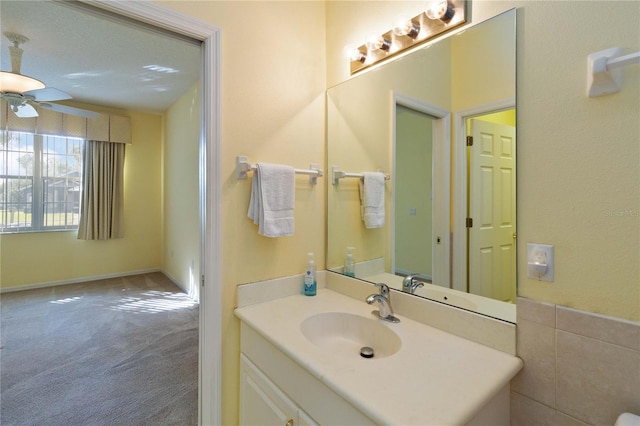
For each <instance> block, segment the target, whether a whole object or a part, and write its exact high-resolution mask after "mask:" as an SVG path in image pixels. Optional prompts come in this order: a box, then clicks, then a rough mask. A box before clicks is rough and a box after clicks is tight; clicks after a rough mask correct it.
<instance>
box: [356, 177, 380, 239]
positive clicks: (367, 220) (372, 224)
mask: <svg viewBox="0 0 640 426" xmlns="http://www.w3.org/2000/svg"><path fill="white" fill-rule="evenodd" d="M363 175H364V179H361V180H360V202H361V207H360V212H361V214H362V220H363V221H364V225H365V227H367V228H369V229H372V228H382V227H383V226H384V222H385V211H384V209H385V207H384V191H385V184H384V173H381V172H364V173H363Z"/></svg>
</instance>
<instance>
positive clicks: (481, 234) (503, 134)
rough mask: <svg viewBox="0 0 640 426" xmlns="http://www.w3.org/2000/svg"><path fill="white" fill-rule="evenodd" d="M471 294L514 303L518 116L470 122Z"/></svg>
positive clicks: (498, 115)
mask: <svg viewBox="0 0 640 426" xmlns="http://www.w3.org/2000/svg"><path fill="white" fill-rule="evenodd" d="M467 129H468V133H467V134H468V135H470V136H472V138H473V143H472V145H471V146H470V147H469V148H468V156H467V158H468V174H467V176H468V179H469V183H468V186H467V187H468V188H469V193H468V203H467V206H468V209H469V212H468V217H469V218H471V219H472V223H469V224H468V228H467V231H468V242H469V243H468V250H469V253H468V272H469V273H468V275H467V276H468V287H469V292H470V293H473V294H477V295H481V296H485V297H490V298H492V299H496V300H501V301H505V302H514V303H515V298H516V288H515V285H514V283H515V282H516V215H515V212H516V194H515V188H516V172H515V171H516V131H515V110H508V111H504V112H500V113H495V114H489V115H486V116H482V117H476V118H474V119H470V120H468V126H467Z"/></svg>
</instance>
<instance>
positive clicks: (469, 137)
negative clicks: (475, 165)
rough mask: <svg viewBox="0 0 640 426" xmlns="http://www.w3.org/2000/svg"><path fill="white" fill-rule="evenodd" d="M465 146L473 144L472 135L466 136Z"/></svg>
mask: <svg viewBox="0 0 640 426" xmlns="http://www.w3.org/2000/svg"><path fill="white" fill-rule="evenodd" d="M467 146H473V136H467Z"/></svg>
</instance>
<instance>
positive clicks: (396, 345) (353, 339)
mask: <svg viewBox="0 0 640 426" xmlns="http://www.w3.org/2000/svg"><path fill="white" fill-rule="evenodd" d="M390 327H393V324H391V323H390V324H389V325H387V324H386V323H384V322H383V321H382V320H378V319H375V318H373V317H372V318H365V317H362V316H360V315H353V314H348V313H344V312H325V313H320V314H316V315H313V316H311V317H309V318H306V319H305V320H303V321H302V323H301V324H300V330H301V331H302V334H303V335H304V336H305V337H306V338H307V339H308V340H309V341H310V342H312V343H313V344H315V345H317V346H319V347H321V348H323V349H326V350H327V351H328V352H330V353H332V354H335V355H340V356H348V357H354V358H360V350H361V348H363V347H365V346H368V347H370V348H372V349H373V351H374V357H373V359H378V358H384V357H387V356H390V355H393V354H395V353H396V352H398V351H399V350H400V347H401V346H402V342H401V341H400V337H398V335H397V334H396V333H395V332H394V331H393V330H391V328H390ZM363 359H364V358H363Z"/></svg>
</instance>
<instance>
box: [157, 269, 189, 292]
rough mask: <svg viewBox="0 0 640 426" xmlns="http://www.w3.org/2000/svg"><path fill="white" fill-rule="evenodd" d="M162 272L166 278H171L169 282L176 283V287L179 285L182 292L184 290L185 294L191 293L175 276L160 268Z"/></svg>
mask: <svg viewBox="0 0 640 426" xmlns="http://www.w3.org/2000/svg"><path fill="white" fill-rule="evenodd" d="M159 271H160V272H162V273H163V274H164V276H165V277H167V278H169V280H170V281H171V282H172V283H174V284H175V285H177V286H178V287H179V288H180V290H182V291H183V292H184V293H186V294H189V291H188V290H187V287H186V286H185V285H183V284H182V283H181V282H180V281H178V280H177V279H176V278H175V277H174V276H173V275H171V274H170V273H168V272H167V271H165V270H164V269H162V268H160V270H159Z"/></svg>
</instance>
